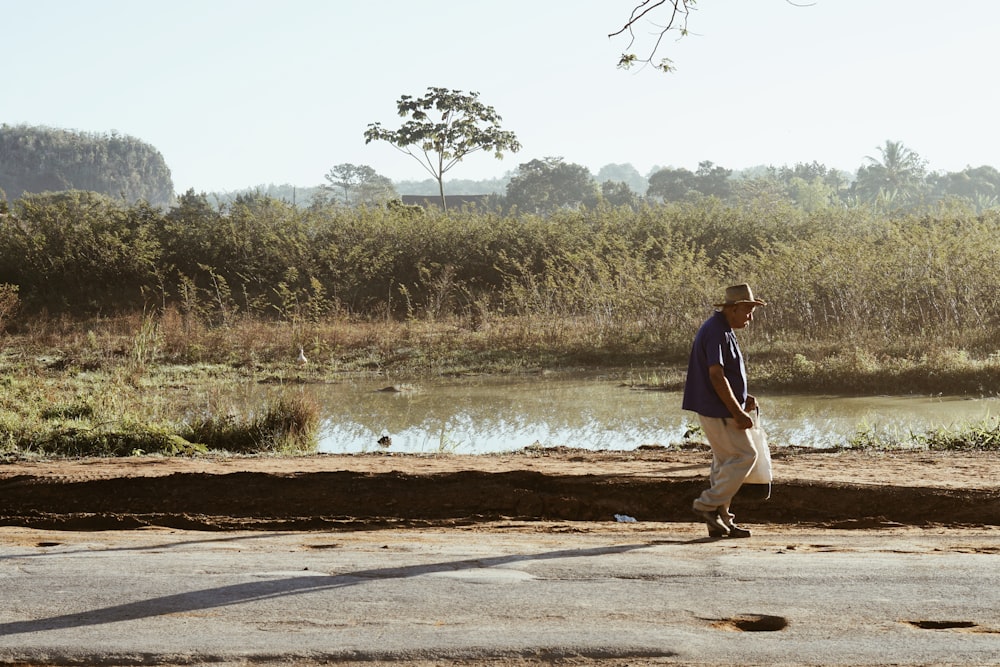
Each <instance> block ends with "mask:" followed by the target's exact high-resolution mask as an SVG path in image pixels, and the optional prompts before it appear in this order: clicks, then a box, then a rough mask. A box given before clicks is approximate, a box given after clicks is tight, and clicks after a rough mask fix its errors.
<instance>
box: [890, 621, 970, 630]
mask: <svg viewBox="0 0 1000 667" xmlns="http://www.w3.org/2000/svg"><path fill="white" fill-rule="evenodd" d="M903 622H904V623H907V624H909V625H912V626H913V627H915V628H920V629H921V630H968V629H969V628H974V627H976V624H975V623H973V622H972V621H903Z"/></svg>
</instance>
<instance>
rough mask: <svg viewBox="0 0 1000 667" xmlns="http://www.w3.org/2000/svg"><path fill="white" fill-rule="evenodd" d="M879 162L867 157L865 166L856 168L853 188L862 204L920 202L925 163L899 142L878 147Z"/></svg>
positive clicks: (890, 142) (889, 142) (886, 143)
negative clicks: (886, 201) (883, 201)
mask: <svg viewBox="0 0 1000 667" xmlns="http://www.w3.org/2000/svg"><path fill="white" fill-rule="evenodd" d="M878 151H879V153H880V154H881V155H882V159H881V160H879V159H878V158H873V157H871V156H866V157H865V159H866V160H868V164H867V165H863V166H861V167H860V168H859V169H858V175H857V179H856V180H855V182H854V189H855V192H856V194H857V195H858V197H859V198H861V199H862V200H865V201H875V200H877V199H885V198H887V197H888V198H890V199H891V200H893V201H898V202H900V203H901V204H906V203H908V202H912V201H914V200H917V199H919V197H920V195H921V194H922V193H923V191H924V189H925V187H926V182H925V176H926V174H927V169H926V165H927V162H926V161H925V160H923V159H922V158H921V157H920V156H919V155H918V154H917V153H915V152H913V151H911V150H910V149H909V148H907V147H906V146H904V145H903V143H902V142H901V141H886V142H885V146H879V148H878Z"/></svg>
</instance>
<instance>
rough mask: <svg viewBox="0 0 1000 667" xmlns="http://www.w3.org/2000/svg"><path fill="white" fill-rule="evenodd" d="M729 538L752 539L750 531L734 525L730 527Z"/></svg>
mask: <svg viewBox="0 0 1000 667" xmlns="http://www.w3.org/2000/svg"><path fill="white" fill-rule="evenodd" d="M729 537H750V531H749V530H747V529H746V528H740V527H739V526H737V525H736V524H735V523H734V524H733V525H731V526H730V527H729Z"/></svg>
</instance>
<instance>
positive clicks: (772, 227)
mask: <svg viewBox="0 0 1000 667" xmlns="http://www.w3.org/2000/svg"><path fill="white" fill-rule="evenodd" d="M998 226H1000V213H998V212H997V211H996V210H988V211H986V212H982V213H976V211H975V209H974V208H973V207H965V206H960V205H957V204H954V203H951V204H944V203H941V204H938V205H935V206H934V207H932V208H925V209H923V210H920V211H919V212H910V213H903V212H897V213H896V214H893V215H887V214H885V213H884V212H876V211H874V210H872V209H871V208H869V207H860V208H832V207H827V208H822V209H819V210H816V211H813V212H808V211H806V210H804V209H803V208H801V207H798V206H796V205H794V204H793V203H791V202H788V201H782V200H772V199H767V200H759V201H758V200H749V201H746V202H744V203H743V204H742V205H739V206H732V205H724V204H723V203H722V202H721V200H719V199H717V198H712V197H709V198H703V199H699V200H697V201H690V202H680V203H670V204H661V205H655V206H654V205H644V206H642V207H641V208H639V209H638V210H633V209H631V208H628V207H619V208H612V207H609V206H606V205H598V206H596V207H595V208H593V209H588V208H581V209H578V210H565V209H559V210H555V211H554V212H553V213H552V214H551V215H549V216H546V217H543V216H539V215H527V214H522V215H517V216H513V215H501V214H498V213H483V212H475V211H471V210H466V211H452V212H448V213H444V212H441V211H439V210H428V211H419V212H414V211H412V210H409V209H399V208H392V209H386V208H358V209H350V208H345V207H343V206H340V205H335V204H330V205H323V204H317V205H314V206H312V207H310V208H306V209H302V208H297V207H295V206H293V205H291V204H288V203H285V202H281V201H276V200H273V199H269V198H267V197H263V196H243V197H239V198H237V199H236V200H235V201H234V202H233V203H231V204H228V205H226V206H223V207H222V208H221V209H217V208H215V207H213V206H211V205H209V203H208V202H207V201H206V198H205V197H204V196H199V195H196V194H194V193H193V192H189V193H187V194H185V195H183V196H182V197H181V198H180V199H179V201H178V202H177V203H176V205H174V206H173V207H171V208H169V209H167V210H163V211H161V210H158V209H155V208H152V207H149V206H148V205H146V204H144V203H137V204H127V203H124V202H118V201H113V200H110V199H108V198H106V197H103V196H100V195H97V194H94V193H87V192H77V191H70V192H60V193H49V194H44V195H32V196H27V197H24V198H22V199H19V200H16V201H14V202H12V203H11V205H10V206H9V209H8V210H7V212H6V213H3V214H0V327H3V331H4V333H3V337H2V338H0V341H2V355H0V377H2V378H3V387H2V388H3V394H2V398H0V401H2V403H0V452H6V453H7V454H8V455H24V454H26V453H35V454H42V455H52V454H55V453H60V454H63V455H82V454H84V453H87V454H95V453H101V454H108V455H120V454H130V453H133V452H137V451H142V452H162V453H166V454H178V453H181V454H193V453H198V452H200V451H203V450H204V449H213V450H216V449H219V450H224V451H229V452H234V453H247V452H260V451H266V452H275V451H287V450H294V451H308V450H309V449H310V447H312V446H313V444H312V443H314V442H315V440H316V429H317V428H318V425H317V417H316V414H317V409H316V407H315V406H311V405H309V404H308V401H305V400H304V399H303V398H302V396H301V392H299V393H296V388H297V387H298V388H300V385H301V383H303V382H322V381H329V379H330V378H332V377H337V376H342V375H344V374H378V375H379V376H392V377H394V378H396V377H400V378H405V377H410V378H412V377H419V376H427V375H452V374H454V375H458V374H465V373H517V372H521V371H527V370H534V369H539V368H555V367H562V368H579V367H605V368H615V369H622V370H624V371H626V372H631V373H634V374H636V375H638V376H646V377H647V378H653V380H652V381H651V382H650V384H656V385H658V386H661V387H665V388H676V387H679V386H680V383H681V382H682V381H683V368H684V364H685V363H686V358H687V352H688V348H689V346H690V341H691V338H692V336H693V334H694V331H695V330H696V328H697V326H698V325H699V324H700V323H701V322H702V321H703V320H704V318H705V317H706V316H707V315H708V314H709V312H710V310H711V307H710V305H709V304H711V303H712V302H713V301H715V300H717V298H718V297H719V295H720V292H721V289H722V287H724V286H725V285H727V284H732V283H734V282H739V281H744V280H746V281H749V282H750V283H752V284H753V285H754V289H755V292H758V293H759V294H760V295H761V296H762V297H763V298H764V299H766V300H767V301H768V302H770V304H771V305H769V306H768V307H766V308H762V309H760V310H759V311H758V313H759V316H758V317H757V318H756V321H755V323H754V325H753V327H751V328H750V329H749V330H748V331H747V332H745V333H744V334H741V338H742V340H743V341H744V350H745V351H746V353H747V357H748V360H749V363H750V364H751V366H752V367H753V368H752V369H751V372H752V374H753V376H754V384H755V387H757V388H758V389H759V390H762V391H763V390H766V391H770V392H779V391H789V392H792V391H794V392H817V393H826V394H830V393H843V394H877V393H886V394H936V393H948V394H953V393H958V394H967V395H975V396H981V395H995V394H996V393H997V391H998V384H997V378H1000V346H998V342H997V341H998V338H997V336H996V330H997V327H998V325H1000V290H997V269H996V266H997V260H998V257H1000V234H998V233H997V231H998ZM300 346H301V347H302V348H303V350H304V352H305V355H306V356H307V357H308V359H309V364H308V365H307V366H305V367H298V366H296V365H295V363H294V359H295V356H296V355H297V353H298V349H299V347H300ZM261 384H266V385H268V386H271V387H274V386H275V385H276V386H277V387H279V388H281V391H279V392H276V394H274V395H278V397H277V398H271V399H268V400H267V401H263V402H259V404H258V405H257V407H256V408H255V409H253V410H251V411H249V412H248V410H247V408H246V407H245V406H246V405H251V404H254V401H253V400H251V401H249V402H248V401H246V400H244V399H245V395H246V394H247V393H248V392H249V391H250V388H251V387H254V386H258V385H261ZM237 395H239V396H241V400H240V401H238V402H237V401H235V400H233V399H227V398H226V397H227V396H237ZM980 431H982V432H988V429H983V428H979V427H977V429H976V432H977V433H978V432H980ZM959 441H961V442H962V443H965V444H957V443H958V442H959ZM949 442H950V443H951V444H948V443H949ZM970 442H976V443H979V442H982V443H984V444H981V445H978V444H977V445H976V447H985V448H990V447H995V445H994V444H990V443H995V442H996V438H995V437H994V439H993V440H989V439H988V438H980V437H979V436H978V435H976V434H975V433H969V434H962V435H959V436H958V437H957V438H952V439H951V440H949V439H948V438H946V437H945V436H944V435H943V434H934V438H933V439H931V438H930V436H928V440H927V446H933V447H939V446H945V447H950V448H959V447H962V446H966V445H968V443H970Z"/></svg>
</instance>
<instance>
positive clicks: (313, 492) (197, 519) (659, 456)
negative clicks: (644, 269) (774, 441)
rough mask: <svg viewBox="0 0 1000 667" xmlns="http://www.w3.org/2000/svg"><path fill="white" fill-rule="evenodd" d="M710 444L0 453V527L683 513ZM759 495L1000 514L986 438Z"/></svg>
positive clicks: (783, 507) (782, 453) (898, 455)
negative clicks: (233, 454) (440, 450)
mask: <svg viewBox="0 0 1000 667" xmlns="http://www.w3.org/2000/svg"><path fill="white" fill-rule="evenodd" d="M709 459H710V454H709V453H708V452H707V450H703V449H699V450H684V451H678V450H674V449H660V448H655V449H643V450H639V451H633V452H590V451H583V450H571V449H555V450H543V451H539V452H520V453H515V454H509V455H496V456H459V455H440V456H437V455H435V456H424V455H401V454H391V453H378V454H365V455H311V456H297V457H284V458H270V457H256V458H216V457H212V458H196V459H179V458H153V457H147V458H128V459H81V460H58V461H38V462H24V461H18V462H14V463H6V464H0V525H7V526H27V527H34V528H43V529H63V530H103V529H127V528H139V527H144V526H167V527H173V528H187V529H195V530H236V529H240V530H317V529H330V528H341V529H367V528H378V527H382V526H394V527H405V526H433V525H439V526H446V525H470V524H477V523H484V524H485V523H487V522H491V521H497V520H511V519H513V520H518V521H528V522H531V521H539V522H545V521H554V520H557V521H614V520H615V519H614V515H615V514H623V515H628V516H631V517H635V518H637V519H638V520H640V521H666V522H674V521H676V522H690V521H692V520H693V517H692V516H691V513H690V509H689V508H690V505H691V501H692V500H693V499H694V498H695V497H696V496H697V495H698V494H699V493H700V492H701V490H702V489H703V488H704V487H705V486H706V482H707V475H708V464H709ZM774 474H775V482H774V485H773V488H772V493H771V498H770V499H769V500H763V501H761V500H750V499H747V500H742V499H740V498H739V497H738V498H737V501H736V502H735V503H734V511H735V512H736V513H738V514H739V517H740V520H741V522H746V523H750V524H766V523H770V524H785V525H812V526H817V527H826V528H872V527H878V526H887V525H898V524H902V525H928V524H942V525H954V526H997V525H1000V486H998V485H1000V457H998V456H997V455H996V453H989V452H925V451H921V452H915V451H910V452H876V453H872V452H817V451H815V450H798V449H796V450H778V451H776V452H774Z"/></svg>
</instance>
